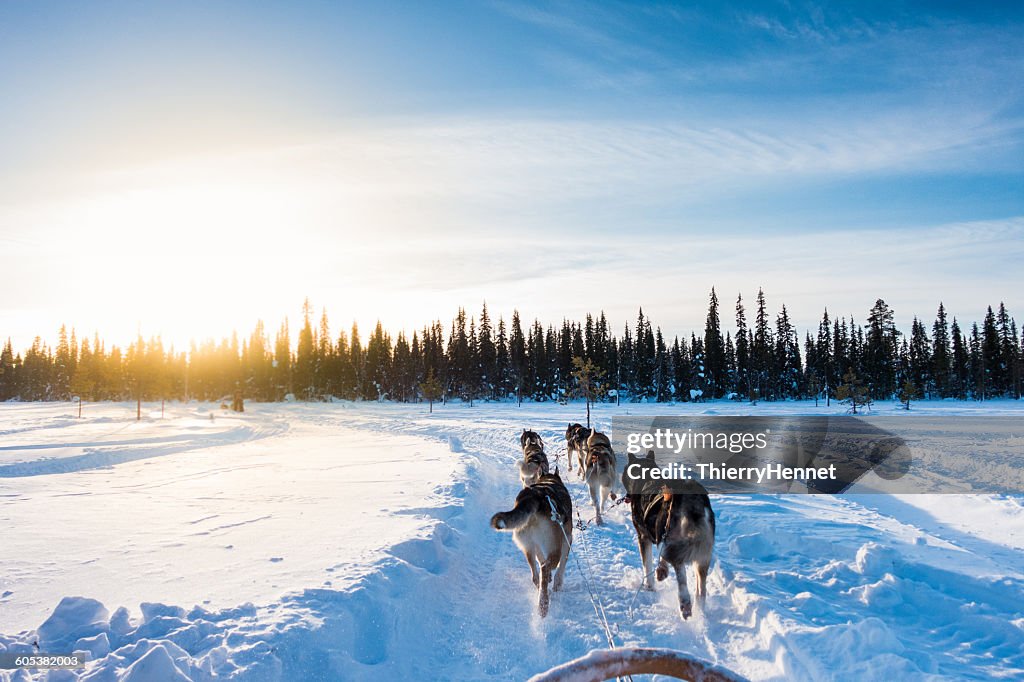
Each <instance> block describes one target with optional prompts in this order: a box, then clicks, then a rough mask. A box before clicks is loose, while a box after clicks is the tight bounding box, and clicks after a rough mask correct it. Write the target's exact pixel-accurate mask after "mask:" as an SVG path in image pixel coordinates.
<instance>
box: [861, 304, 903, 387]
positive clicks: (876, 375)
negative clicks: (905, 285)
mask: <svg viewBox="0 0 1024 682" xmlns="http://www.w3.org/2000/svg"><path fill="white" fill-rule="evenodd" d="M898 334H899V333H898V332H897V331H896V324H895V322H894V321H893V311H892V309H891V308H890V307H889V305H888V304H887V303H886V302H885V301H883V300H882V299H878V300H876V301H875V305H874V306H872V308H871V313H870V314H869V315H868V332H867V338H866V339H865V343H864V347H863V353H864V358H863V366H864V373H865V375H866V377H867V383H868V386H869V387H870V390H871V394H872V397H873V398H887V397H889V396H891V395H893V393H895V390H896V371H895V365H896V351H897V348H898Z"/></svg>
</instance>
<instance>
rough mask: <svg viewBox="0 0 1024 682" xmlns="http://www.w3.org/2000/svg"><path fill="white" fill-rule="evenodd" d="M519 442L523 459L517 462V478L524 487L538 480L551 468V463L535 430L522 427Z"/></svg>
mask: <svg viewBox="0 0 1024 682" xmlns="http://www.w3.org/2000/svg"><path fill="white" fill-rule="evenodd" d="M519 443H520V444H521V445H522V446H523V461H521V462H520V463H519V480H520V481H522V482H523V486H524V487H525V486H528V485H531V484H533V483H536V482H537V481H539V480H540V477H541V476H544V475H545V474H547V473H548V472H549V471H550V470H551V465H550V464H549V463H548V455H547V453H546V452H544V441H543V440H542V439H541V437H540V436H539V435H538V434H537V433H536V432H535V431H527V430H526V429H523V435H521V436H520V437H519Z"/></svg>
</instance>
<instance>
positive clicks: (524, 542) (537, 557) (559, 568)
mask: <svg viewBox="0 0 1024 682" xmlns="http://www.w3.org/2000/svg"><path fill="white" fill-rule="evenodd" d="M491 528H494V529H495V530H510V531H512V539H513V540H515V542H516V545H518V546H519V549H521V550H522V551H523V555H524V556H525V557H526V563H528V564H529V565H530V575H531V577H532V578H533V584H534V585H536V586H537V587H538V588H540V601H539V602H538V609H539V611H540V615H541V617H544V616H546V615H548V602H549V600H550V597H549V594H548V583H549V582H551V576H552V573H554V583H553V585H552V586H551V589H552V590H553V591H558V590H560V589H561V588H562V581H563V579H564V577H565V565H566V561H567V559H568V556H569V547H570V545H571V544H572V498H571V497H569V491H568V490H566V488H565V485H564V484H563V483H562V479H561V478H560V477H559V476H558V472H557V471H556V472H555V473H553V474H544V475H543V476H541V477H540V479H539V480H538V481H537V482H536V483H533V484H532V485H528V486H527V487H525V488H523V489H522V490H521V491H519V495H517V496H516V504H515V507H513V508H512V511H507V512H498V513H497V514H495V515H494V516H492V517H491Z"/></svg>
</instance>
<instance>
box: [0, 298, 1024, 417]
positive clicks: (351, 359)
mask: <svg viewBox="0 0 1024 682" xmlns="http://www.w3.org/2000/svg"><path fill="white" fill-rule="evenodd" d="M734 315H735V317H734V322H735V325H734V327H733V328H732V329H730V330H728V331H726V332H725V334H724V336H723V333H722V322H721V318H722V313H721V310H720V305H719V300H718V296H717V294H716V292H715V290H714V289H712V290H711V294H710V299H709V304H708V312H707V318H706V322H705V326H704V330H703V333H702V334H697V333H696V332H691V334H690V336H689V338H686V337H685V336H683V337H680V336H674V337H673V338H671V339H669V338H667V337H666V336H665V335H664V334H663V333H662V330H661V328H660V327H658V326H655V325H653V324H652V322H651V320H650V319H649V318H648V317H646V316H645V315H644V313H643V310H642V309H641V310H640V312H639V314H638V316H637V319H636V322H635V324H632V325H630V324H626V325H625V326H624V328H623V329H622V331H621V333H619V334H616V333H614V332H613V330H612V329H611V327H610V325H609V323H608V320H607V318H606V316H605V314H604V313H603V312H601V313H599V314H597V315H590V314H588V315H587V316H586V319H585V320H583V321H570V320H563V321H562V323H561V325H559V326H554V325H547V326H544V325H542V324H541V322H540V321H539V320H536V319H535V320H534V321H533V322H532V323H529V324H525V325H524V323H523V321H522V319H521V317H520V315H519V313H518V311H516V312H514V313H513V315H512V318H511V320H510V321H509V322H508V323H507V324H506V321H505V320H504V319H503V318H500V317H499V319H498V320H497V323H495V322H494V320H493V319H492V318H491V316H490V314H489V312H488V310H487V305H486V303H485V304H484V306H483V309H482V310H481V312H480V314H479V316H467V314H466V311H465V310H462V309H460V310H459V311H458V314H457V315H456V316H455V318H454V319H453V320H452V321H451V323H450V325H444V324H442V322H441V321H439V320H438V321H435V322H433V323H432V324H429V325H426V326H425V327H424V328H423V329H421V330H417V331H414V332H413V333H412V335H411V336H409V335H408V334H406V333H405V332H400V333H398V334H397V336H394V337H392V336H391V334H389V333H387V332H386V331H384V328H383V325H382V324H381V323H380V322H378V323H377V325H376V327H375V328H374V329H373V331H372V332H371V333H370V334H369V335H368V336H367V337H366V338H365V340H364V339H363V337H362V336H361V334H360V331H359V329H358V327H357V326H356V325H353V326H352V327H351V329H350V330H348V331H341V332H340V333H338V334H337V335H334V334H332V333H331V330H330V326H329V323H328V318H327V314H326V312H324V313H323V314H322V315H321V316H320V317H319V321H318V322H317V321H315V320H314V315H313V311H312V308H311V306H310V304H309V302H308V300H307V302H306V303H305V305H304V306H303V315H302V324H301V327H300V328H299V330H298V334H297V339H296V343H295V344H294V345H293V343H292V338H291V329H290V328H289V324H288V322H287V320H285V322H284V323H283V324H282V325H281V326H280V327H279V328H278V329H277V330H276V332H275V334H274V337H273V341H272V342H271V339H270V337H269V335H268V332H267V330H266V328H265V327H264V325H263V323H262V322H258V323H257V324H256V327H255V329H253V331H252V333H251V334H250V335H249V336H248V337H247V338H243V339H240V338H239V337H238V335H237V334H232V336H231V337H230V338H226V339H222V340H220V341H219V342H217V341H213V340H208V341H205V342H203V343H200V344H196V343H193V344H192V345H191V347H190V348H189V349H188V351H178V350H175V349H173V348H165V347H164V344H163V342H162V341H161V339H160V338H159V337H155V338H151V339H148V340H146V339H143V338H142V337H141V336H140V337H139V338H137V339H136V340H135V341H134V342H132V343H131V344H129V345H128V346H127V348H124V349H122V348H119V347H118V346H113V345H112V346H109V347H108V346H107V344H106V343H105V342H104V341H103V340H102V339H101V338H100V337H99V336H98V335H94V336H93V338H92V339H91V340H90V339H89V338H82V339H81V340H79V339H78V338H77V337H76V334H75V332H74V330H72V331H71V332H70V334H69V333H68V332H67V330H66V328H64V327H62V328H61V330H60V333H59V335H58V341H57V345H56V347H55V348H52V347H50V346H49V345H47V344H46V343H44V342H43V341H42V339H41V338H39V337H36V339H35V340H34V341H33V343H32V345H31V347H30V348H28V349H26V350H25V351H24V352H19V353H15V352H14V349H13V348H12V346H11V342H10V340H8V341H7V342H6V344H5V345H4V347H3V350H2V351H0V400H11V399H19V400H68V399H70V398H72V397H75V396H77V397H80V398H81V399H83V400H86V401H97V400H128V399H132V400H136V399H138V400H162V399H179V400H180V399H198V400H223V399H226V398H230V397H231V396H234V395H236V394H239V393H240V394H241V395H243V396H244V397H245V398H246V399H249V400H256V401H280V400H285V399H287V398H289V397H294V398H295V399H298V400H329V399H333V398H339V399H351V400H385V399H389V400H394V401H401V402H409V401H420V400H424V399H427V398H429V399H431V400H436V399H443V400H449V399H461V400H463V401H474V400H511V399H518V400H533V401H549V400H551V401H560V400H566V399H570V398H573V397H578V396H581V395H582V394H581V381H582V382H583V383H585V385H586V393H587V395H586V397H587V398H588V400H590V399H597V400H606V401H607V400H618V401H631V402H642V401H657V402H669V401H680V402H686V401H699V400H707V399H720V398H731V399H736V400H744V401H748V400H749V401H757V400H769V401H770V400H787V399H798V398H813V397H822V398H824V397H825V396H830V397H835V395H836V392H837V390H838V389H839V388H840V386H841V385H842V384H843V383H844V377H847V376H855V377H856V378H857V381H858V382H859V384H860V385H863V386H865V387H866V391H867V393H868V395H870V397H871V398H873V399H876V400H883V399H889V398H893V397H896V396H897V395H901V396H902V395H903V394H904V393H906V392H907V391H908V390H909V389H908V387H911V388H913V389H914V391H916V393H915V395H916V397H922V398H956V399H961V400H963V399H975V400H985V399H991V398H996V397H1012V398H1018V399H1019V398H1020V396H1021V381H1022V380H1021V376H1022V358H1024V338H1022V336H1021V335H1018V330H1017V325H1016V321H1015V320H1014V319H1013V318H1012V317H1011V316H1010V315H1009V313H1008V312H1007V310H1006V307H1005V306H1004V305H1003V304H1002V303H1000V304H999V306H998V308H997V309H996V311H993V309H992V307H991V306H989V307H988V309H987V311H986V313H985V315H984V318H983V320H982V322H981V324H980V326H979V324H978V323H977V322H974V323H971V325H970V326H969V327H966V326H962V325H961V324H960V323H959V322H958V321H957V320H956V318H953V319H952V320H949V319H948V318H947V315H946V311H945V309H944V307H943V305H942V304H941V303H940V304H939V307H938V311H937V313H936V317H935V320H934V322H933V323H932V324H931V327H930V329H929V328H928V326H927V325H926V324H925V323H924V322H923V321H921V320H919V319H918V318H917V317H915V318H914V320H913V323H912V325H911V329H910V333H909V334H904V333H902V332H900V331H899V330H898V329H897V328H896V326H895V323H894V313H893V310H892V309H891V308H890V307H889V306H888V304H886V303H885V301H883V300H882V299H878V300H877V301H876V302H875V304H874V305H873V306H872V307H871V309H870V311H869V313H868V315H867V318H866V320H865V322H864V323H863V324H860V323H857V322H855V320H854V318H853V317H852V316H850V317H849V319H847V318H846V317H838V318H833V317H831V316H830V315H829V313H828V311H827V310H826V311H825V312H824V314H823V316H822V318H821V322H820V324H819V325H818V329H817V331H816V333H812V332H811V331H808V332H806V333H805V336H804V339H803V341H802V344H801V340H800V338H799V336H798V333H797V330H796V329H795V328H794V326H793V324H792V322H791V321H790V318H789V314H788V312H787V309H786V306H785V305H783V306H781V308H780V309H779V311H778V312H777V313H775V315H774V316H773V315H771V314H770V313H769V311H768V308H767V304H766V302H765V296H764V293H763V292H762V291H758V293H757V297H756V299H755V306H754V309H753V311H752V318H751V319H749V320H748V316H747V311H746V308H745V305H744V301H743V298H742V296H740V297H738V298H737V300H736V304H735V308H734ZM801 346H802V347H801ZM580 367H586V368H587V369H586V372H585V373H584V375H581V372H580V370H579V368H580ZM845 381H848V379H845ZM428 393H429V394H430V395H427V394H428Z"/></svg>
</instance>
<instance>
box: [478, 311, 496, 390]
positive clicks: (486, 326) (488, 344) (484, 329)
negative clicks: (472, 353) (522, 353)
mask: <svg viewBox="0 0 1024 682" xmlns="http://www.w3.org/2000/svg"><path fill="white" fill-rule="evenodd" d="M476 349H477V360H478V363H479V366H480V386H481V387H482V389H483V396H484V397H485V398H486V399H488V400H492V399H493V398H494V397H495V396H496V395H497V393H498V388H499V384H500V381H499V380H498V350H497V348H495V345H494V329H493V328H492V326H491V317H490V315H488V314H487V302H486V301H485V302H484V309H483V311H482V312H481V313H480V328H479V330H478V331H477V342H476Z"/></svg>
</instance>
